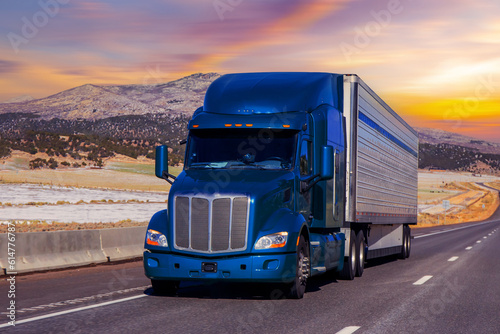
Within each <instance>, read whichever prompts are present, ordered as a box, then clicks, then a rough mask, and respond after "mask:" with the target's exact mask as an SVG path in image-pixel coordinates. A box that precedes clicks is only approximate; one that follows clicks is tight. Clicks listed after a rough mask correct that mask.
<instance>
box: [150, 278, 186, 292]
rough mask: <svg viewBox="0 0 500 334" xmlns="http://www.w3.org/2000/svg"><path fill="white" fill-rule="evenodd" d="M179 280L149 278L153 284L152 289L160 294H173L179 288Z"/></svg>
mask: <svg viewBox="0 0 500 334" xmlns="http://www.w3.org/2000/svg"><path fill="white" fill-rule="evenodd" d="M179 283H180V282H179V281H162V280H156V279H152V280H151V285H152V286H153V291H154V293H155V294H156V295H160V296H173V295H175V293H176V292H177V289H178V288H179Z"/></svg>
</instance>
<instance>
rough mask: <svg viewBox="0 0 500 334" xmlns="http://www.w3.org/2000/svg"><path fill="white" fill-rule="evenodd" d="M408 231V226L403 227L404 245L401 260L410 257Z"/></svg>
mask: <svg viewBox="0 0 500 334" xmlns="http://www.w3.org/2000/svg"><path fill="white" fill-rule="evenodd" d="M408 239H409V238H408V231H407V228H406V226H403V245H402V247H401V253H400V254H399V258H400V259H402V260H404V259H406V258H407V257H408V256H409V255H408V249H409V246H408Z"/></svg>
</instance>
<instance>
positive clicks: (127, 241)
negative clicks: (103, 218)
mask: <svg viewBox="0 0 500 334" xmlns="http://www.w3.org/2000/svg"><path fill="white" fill-rule="evenodd" d="M146 229H147V227H146V226H139V227H125V228H108V229H102V230H99V232H100V233H101V242H102V250H103V252H104V254H105V256H106V257H107V258H108V260H109V261H120V260H126V259H131V258H135V257H140V256H142V253H143V252H144V238H145V237H146Z"/></svg>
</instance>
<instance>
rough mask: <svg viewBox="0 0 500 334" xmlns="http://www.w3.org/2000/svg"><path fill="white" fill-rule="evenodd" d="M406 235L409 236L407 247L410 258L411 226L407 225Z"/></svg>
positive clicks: (407, 256)
mask: <svg viewBox="0 0 500 334" xmlns="http://www.w3.org/2000/svg"><path fill="white" fill-rule="evenodd" d="M406 237H407V238H408V239H407V243H406V245H407V247H406V258H409V257H410V253H411V228H410V226H406Z"/></svg>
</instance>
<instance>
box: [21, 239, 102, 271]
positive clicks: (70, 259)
mask: <svg viewBox="0 0 500 334" xmlns="http://www.w3.org/2000/svg"><path fill="white" fill-rule="evenodd" d="M106 261H107V258H106V256H105V255H104V252H103V251H102V248H101V235H100V233H99V230H85V231H54V232H28V233H16V271H17V272H18V273H24V272H30V271H40V270H49V269H57V268H67V267H73V266H82V265H88V264H93V263H102V262H106Z"/></svg>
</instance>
